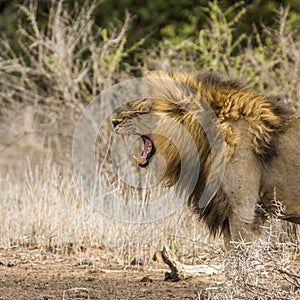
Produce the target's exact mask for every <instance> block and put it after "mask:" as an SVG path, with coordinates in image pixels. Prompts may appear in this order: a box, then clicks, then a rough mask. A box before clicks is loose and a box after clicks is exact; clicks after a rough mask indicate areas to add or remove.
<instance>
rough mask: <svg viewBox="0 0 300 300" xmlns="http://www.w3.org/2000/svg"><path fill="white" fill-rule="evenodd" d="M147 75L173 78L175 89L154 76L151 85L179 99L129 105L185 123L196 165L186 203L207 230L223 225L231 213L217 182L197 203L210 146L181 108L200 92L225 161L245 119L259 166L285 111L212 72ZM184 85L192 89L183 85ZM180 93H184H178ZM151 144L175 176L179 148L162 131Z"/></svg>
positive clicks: (269, 154) (270, 152)
mask: <svg viewBox="0 0 300 300" xmlns="http://www.w3.org/2000/svg"><path fill="white" fill-rule="evenodd" d="M149 78H160V79H163V80H164V79H169V80H172V81H174V82H176V83H177V88H176V89H175V90H172V91H170V90H169V89H168V87H165V85H164V84H163V83H162V84H160V85H159V84H157V81H156V82H154V83H153V86H152V87H151V88H152V89H157V90H160V93H161V95H162V96H164V97H162V98H170V97H171V98H173V99H177V100H180V101H179V102H180V106H179V105H177V104H175V103H172V102H170V101H165V100H160V99H155V100H153V99H152V100H151V101H148V100H141V101H138V102H136V103H134V104H133V106H132V108H131V110H132V111H141V112H143V113H148V112H149V113H150V112H151V113H155V112H157V113H164V114H165V115H167V116H169V117H170V118H172V119H175V120H176V121H178V122H179V123H180V124H182V125H183V126H184V127H185V128H187V130H188V131H189V132H190V133H191V135H192V136H193V139H194V140H195V142H196V145H197V147H198V152H199V162H200V168H201V170H200V174H199V177H198V179H197V184H196V187H195V189H194V191H193V192H192V194H191V195H190V198H189V201H188V204H189V206H190V207H191V208H192V210H194V211H195V212H196V213H197V214H198V215H199V217H200V219H202V220H203V221H204V222H205V224H206V225H207V226H208V228H209V230H210V232H211V233H212V234H213V235H215V234H217V233H220V232H222V231H223V232H224V231H226V230H229V229H228V216H229V215H230V213H231V209H232V204H231V202H230V201H229V200H228V195H227V194H226V193H225V192H224V190H223V188H222V185H221V187H220V188H219V190H218V191H216V193H215V194H214V198H213V199H211V200H210V201H209V203H208V205H207V206H206V207H204V208H202V207H199V199H200V197H201V194H202V192H203V189H204V187H205V185H206V184H207V178H208V175H209V172H210V171H211V170H210V166H211V157H210V156H211V148H210V145H209V143H208V140H207V136H206V134H205V132H204V130H203V129H202V128H201V126H200V125H199V123H198V121H197V120H195V118H194V116H193V114H192V113H190V112H189V111H188V110H185V109H184V107H189V105H190V104H191V103H190V101H199V97H196V96H195V95H200V96H201V97H202V98H203V99H205V101H206V102H207V103H208V104H209V106H210V107H211V109H212V110H213V112H214V114H215V115H216V116H217V119H218V122H219V125H220V127H221V129H222V133H223V136H224V139H225V142H226V160H227V161H229V160H230V159H231V157H232V155H233V153H234V151H235V147H236V146H237V145H238V144H239V143H240V138H241V137H238V136H237V135H235V132H234V124H235V122H238V121H240V120H244V121H246V122H247V124H248V125H247V130H248V132H247V134H248V135H249V134H250V137H251V138H250V140H251V145H250V147H251V149H252V151H253V153H254V154H255V156H256V158H257V160H258V161H259V163H260V164H261V165H262V166H263V165H264V164H265V163H267V162H268V161H270V160H272V158H273V157H275V156H276V139H277V137H278V135H280V134H281V133H282V132H284V131H285V127H286V123H287V119H288V113H286V112H284V111H283V110H282V109H281V108H280V107H279V106H277V105H275V104H273V103H272V102H271V101H269V100H268V99H267V98H266V97H264V96H262V95H260V94H257V93H255V92H252V91H250V90H248V89H247V88H244V87H243V86H242V85H241V84H240V83H239V82H238V81H234V80H223V79H222V78H221V77H219V76H218V75H216V74H212V73H204V74H200V75H190V74H184V73H176V72H155V73H151V74H150V76H149ZM186 86H187V87H189V88H190V89H191V91H194V92H195V93H193V92H191V91H189V90H187V89H186ZM183 94H184V95H185V96H187V97H182V95H183ZM184 99H186V100H184ZM165 130H166V131H168V132H169V133H170V132H172V128H165ZM174 134H176V133H175V132H174ZM177 134H178V133H177ZM155 145H156V147H157V152H158V153H162V154H165V155H164V157H165V159H166V160H167V164H168V168H167V172H166V175H165V177H166V180H167V181H168V182H169V183H171V184H172V183H174V182H175V181H176V180H177V179H178V176H179V173H180V157H179V153H178V151H176V147H175V145H173V144H172V142H171V141H169V140H168V139H165V138H164V137H163V136H157V137H156V138H155ZM188 153H189V145H186V155H188ZM199 162H192V161H191V162H190V167H191V168H192V167H193V165H194V164H195V163H199ZM189 179H190V177H189V174H187V176H186V178H185V180H186V182H183V186H182V188H183V189H184V188H185V183H186V184H187V185H188V183H187V181H188V180H189Z"/></svg>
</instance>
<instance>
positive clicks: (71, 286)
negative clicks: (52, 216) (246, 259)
mask: <svg viewBox="0 0 300 300" xmlns="http://www.w3.org/2000/svg"><path fill="white" fill-rule="evenodd" d="M89 257H90V258H92V257H94V256H93V255H91V254H89ZM90 258H82V257H78V256H77V255H52V256H51V255H48V254H47V255H45V254H43V253H41V251H40V250H37V249H36V250H28V249H27V250H20V249H15V250H9V251H7V250H0V299H1V300H4V299H5V300H6V299H10V300H11V299H18V300H54V299H65V300H67V299H76V300H78V299H120V300H121V299H122V300H123V299H160V300H163V299H196V297H197V296H196V295H197V293H198V292H199V291H202V292H203V293H204V294H205V289H206V288H209V286H210V285H211V284H212V283H213V282H216V281H218V280H220V278H217V275H213V276H206V275H204V276H203V277H198V278H197V279H189V280H185V281H178V282H169V281H165V280H164V274H165V272H166V271H168V267H167V266H165V265H164V264H163V263H153V265H151V266H147V267H145V266H144V267H137V266H128V267H122V266H120V265H117V264H111V263H109V262H107V261H106V262H105V261H101V260H100V259H94V258H92V259H90ZM203 299H205V298H203Z"/></svg>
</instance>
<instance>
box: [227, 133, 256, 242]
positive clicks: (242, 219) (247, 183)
mask: <svg viewBox="0 0 300 300" xmlns="http://www.w3.org/2000/svg"><path fill="white" fill-rule="evenodd" d="M243 142H244V143H241V144H240V145H239V146H238V147H237V148H236V151H235V153H234V155H233V157H232V158H231V160H230V161H229V162H228V164H227V167H226V171H225V174H224V178H223V186H222V188H223V190H224V192H225V194H226V197H227V198H228V201H229V205H230V207H231V213H230V215H229V216H228V226H227V227H228V228H226V230H225V231H224V240H225V245H226V247H227V248H232V246H233V243H234V242H238V241H241V240H242V241H244V242H252V241H253V240H254V239H255V238H256V237H257V234H258V231H257V226H255V225H256V217H257V216H256V209H257V203H258V202H259V189H260V179H261V169H260V168H261V166H260V164H259V161H258V160H257V157H255V154H254V153H253V149H252V148H251V147H249V140H248V141H247V135H245V136H244V138H243Z"/></svg>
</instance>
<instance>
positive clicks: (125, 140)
mask: <svg viewBox="0 0 300 300" xmlns="http://www.w3.org/2000/svg"><path fill="white" fill-rule="evenodd" d="M121 138H122V140H123V141H124V142H125V143H126V144H128V134H121Z"/></svg>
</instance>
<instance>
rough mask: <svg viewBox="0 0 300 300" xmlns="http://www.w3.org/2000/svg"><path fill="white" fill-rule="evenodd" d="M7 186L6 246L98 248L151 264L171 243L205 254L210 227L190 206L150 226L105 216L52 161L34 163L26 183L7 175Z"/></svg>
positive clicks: (1, 238)
mask: <svg viewBox="0 0 300 300" xmlns="http://www.w3.org/2000/svg"><path fill="white" fill-rule="evenodd" d="M1 190H2V191H3V193H2V194H1V202H2V209H1V217H0V220H1V224H0V228H1V229H0V243H1V244H0V246H1V247H3V248H12V247H38V248H42V249H44V250H45V249H46V250H48V251H54V252H57V251H58V252H65V253H68V252H69V251H70V250H72V251H73V252H77V251H85V249H87V248H91V247H96V248H102V249H105V250H106V251H107V253H108V254H109V255H110V256H111V259H112V260H114V261H117V262H119V263H121V264H127V263H129V262H130V261H131V260H132V259H133V258H134V257H138V258H139V259H142V260H143V261H144V263H147V262H148V261H149V260H151V258H152V255H153V254H154V252H155V251H156V250H159V249H161V248H162V246H163V245H165V244H168V245H171V246H172V247H173V248H174V249H175V250H176V252H177V254H178V255H179V256H180V257H182V256H184V255H189V256H197V255H200V254H201V253H202V252H203V246H200V245H206V244H208V235H207V232H206V230H204V229H203V228H201V225H199V223H198V222H197V221H196V220H195V219H194V218H193V217H191V216H190V214H189V212H188V211H187V210H183V211H180V212H177V213H176V214H174V215H172V216H170V217H169V218H166V219H165V220H158V221H157V222H153V223H146V224H131V223H128V222H118V221H115V220H112V219H110V218H108V217H105V216H104V215H103V214H101V213H100V212H99V211H97V210H96V209H94V208H93V206H92V205H91V204H90V203H89V202H88V201H87V200H86V199H85V197H84V196H83V195H82V193H81V191H80V188H79V186H78V185H77V184H76V182H75V181H74V180H73V178H72V173H71V170H67V169H63V168H61V167H56V166H55V165H54V164H53V163H52V161H51V160H50V159H49V160H48V161H46V162H45V164H44V165H43V167H38V166H37V167H35V168H34V169H32V168H31V167H30V164H29V163H28V166H27V168H26V170H25V172H24V179H23V182H22V184H20V178H19V177H14V176H13V175H12V174H8V175H7V176H6V177H2V180H1ZM131 200H132V201H139V199H131ZM207 247H208V246H205V247H204V248H207Z"/></svg>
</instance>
